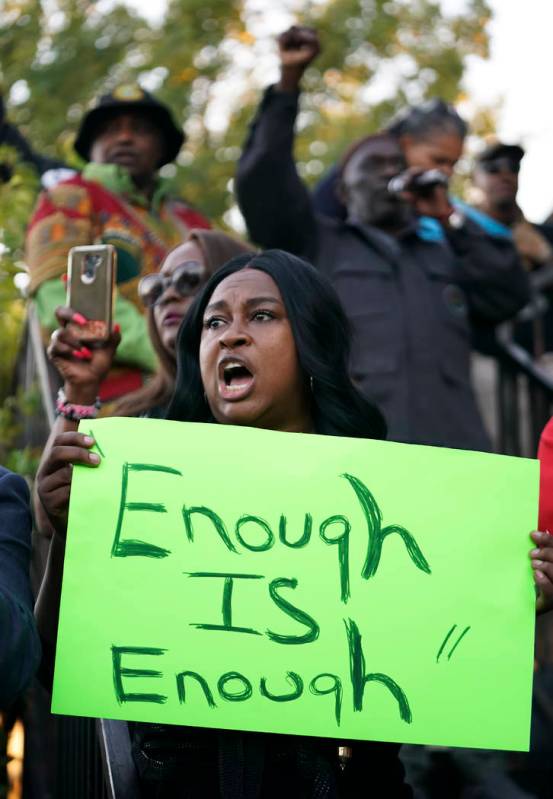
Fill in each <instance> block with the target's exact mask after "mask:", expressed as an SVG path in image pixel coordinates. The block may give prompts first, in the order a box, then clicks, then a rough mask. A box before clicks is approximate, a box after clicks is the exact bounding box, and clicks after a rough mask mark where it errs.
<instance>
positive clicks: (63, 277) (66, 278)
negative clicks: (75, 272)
mask: <svg viewBox="0 0 553 799" xmlns="http://www.w3.org/2000/svg"><path fill="white" fill-rule="evenodd" d="M60 280H61V282H62V283H67V281H68V280H69V275H68V274H67V272H65V273H64V274H63V275H60Z"/></svg>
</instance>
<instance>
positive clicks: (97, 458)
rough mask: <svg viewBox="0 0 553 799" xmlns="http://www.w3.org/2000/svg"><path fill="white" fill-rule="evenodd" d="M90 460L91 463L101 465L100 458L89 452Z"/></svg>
mask: <svg viewBox="0 0 553 799" xmlns="http://www.w3.org/2000/svg"><path fill="white" fill-rule="evenodd" d="M88 460H89V461H90V463H100V456H99V455H96V453H95V452H89V453H88Z"/></svg>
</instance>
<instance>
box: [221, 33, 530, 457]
mask: <svg viewBox="0 0 553 799" xmlns="http://www.w3.org/2000/svg"><path fill="white" fill-rule="evenodd" d="M319 49H320V45H319V41H318V37H317V34H316V33H315V32H314V31H313V30H311V29H308V28H298V27H293V28H291V29H290V30H288V31H286V32H285V33H284V34H282V35H281V36H280V38H279V51H280V61H281V77H280V80H279V82H278V83H277V84H276V85H275V86H271V87H270V88H269V89H268V90H267V91H266V93H265V95H264V98H263V100H262V103H261V106H260V109H259V111H258V114H257V117H256V119H255V121H254V123H253V125H252V129H251V132H250V135H249V138H248V140H247V142H246V145H245V148H244V152H243V154H242V157H241V160H240V164H239V168H238V173H237V178H236V188H237V196H238V201H239V204H240V207H241V210H242V213H243V215H244V218H245V220H246V223H247V226H248V229H249V232H250V235H251V237H252V239H253V240H254V241H256V242H257V243H258V244H260V245H261V246H263V247H266V248H269V247H279V248H282V249H286V250H289V251H290V252H293V253H296V254H300V255H303V256H305V257H307V258H308V259H309V260H311V261H312V262H314V263H315V264H316V265H317V267H318V268H319V269H321V270H322V271H323V272H325V274H327V275H328V276H329V278H330V280H331V281H332V283H333V285H334V287H335V288H336V290H337V292H338V294H339V296H340V299H341V301H342V303H343V305H344V307H345V309H346V313H347V315H348V317H349V320H350V322H351V324H352V326H353V329H354V352H353V357H352V362H351V373H352V376H353V378H354V379H355V381H356V382H357V383H358V385H359V386H360V387H361V389H362V390H363V391H364V393H365V394H366V395H367V396H368V397H369V399H371V400H372V401H373V402H374V403H375V404H377V405H378V406H379V407H380V408H381V410H382V411H383V413H384V415H385V417H386V420H387V423H388V429H389V437H390V438H391V439H393V440H396V441H404V442H408V443H419V444H431V445H440V446H449V447H459V448H464V449H477V450H487V449H489V447H490V444H489V440H488V437H487V435H486V433H485V430H484V427H483V424H482V421H481V418H480V415H479V412H478V410H477V406H476V403H475V399H474V394H473V390H472V386H471V381H470V369H469V365H470V351H471V340H470V339H471V325H472V324H473V322H475V321H479V320H485V321H486V322H488V323H497V322H500V321H502V320H503V319H506V318H508V317H510V316H512V315H513V314H514V313H515V312H516V311H517V310H518V309H519V308H520V307H522V306H523V305H524V304H525V302H526V301H527V298H528V293H529V288H528V279H527V276H526V275H525V273H524V270H523V268H522V266H521V264H520V261H519V259H518V256H517V253H516V251H515V250H514V248H513V246H512V244H511V242H509V241H507V240H497V241H496V240H493V241H492V240H491V239H490V238H489V237H488V236H486V234H485V233H484V232H483V231H482V230H479V229H472V228H470V229H469V225H468V224H466V223H465V224H461V226H460V227H458V228H456V229H454V230H453V229H452V230H451V231H449V230H448V231H447V233H444V228H443V226H442V225H441V224H440V222H439V221H437V220H436V218H435V217H436V216H439V213H438V211H439V209H437V208H436V207H435V206H436V197H435V193H434V192H433V191H428V188H429V187H428V186H424V185H420V176H421V172H422V171H423V170H419V171H417V170H413V169H411V171H410V172H407V174H404V179H405V183H404V184H403V185H402V186H401V187H399V191H398V190H397V188H398V187H397V185H396V186H395V188H396V190H395V191H394V184H393V183H392V185H391V186H390V182H391V181H392V180H393V179H394V178H396V176H397V175H400V174H402V173H405V170H406V168H407V165H406V162H405V156H404V153H403V150H402V148H401V146H400V144H399V141H398V138H397V137H396V136H393V135H390V134H389V133H382V134H378V135H375V136H367V137H365V138H363V139H361V140H360V141H358V142H356V143H354V144H353V145H352V146H351V147H350V149H349V150H348V151H347V152H346V154H345V156H344V158H343V159H342V163H341V165H340V175H339V190H340V194H341V197H342V199H343V202H344V204H345V206H346V209H347V218H346V219H345V220H338V219H329V218H326V217H323V216H321V215H318V214H317V213H316V211H315V209H314V206H313V201H312V199H311V197H310V195H309V192H308V190H307V188H306V187H305V186H304V184H303V183H302V181H301V180H300V178H299V176H298V173H297V170H296V166H295V163H294V159H293V145H294V124H295V120H296V116H297V112H298V100H299V86H300V81H301V77H302V75H303V72H304V71H305V69H306V68H307V67H308V65H309V64H310V63H311V62H312V61H313V59H314V58H315V57H316V56H317V54H318V52H319ZM417 178H418V179H419V185H417ZM422 182H423V183H424V181H422ZM440 202H441V200H440ZM432 217H434V218H432Z"/></svg>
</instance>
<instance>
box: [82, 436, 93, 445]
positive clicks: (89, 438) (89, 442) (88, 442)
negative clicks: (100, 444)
mask: <svg viewBox="0 0 553 799" xmlns="http://www.w3.org/2000/svg"><path fill="white" fill-rule="evenodd" d="M83 442H84V443H85V444H86V446H87V447H91V446H92V445H93V444H94V439H93V438H92V436H84V438H83Z"/></svg>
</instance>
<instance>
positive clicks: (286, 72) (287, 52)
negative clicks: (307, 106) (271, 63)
mask: <svg viewBox="0 0 553 799" xmlns="http://www.w3.org/2000/svg"><path fill="white" fill-rule="evenodd" d="M320 51H321V45H320V42H319V36H318V34H317V31H315V30H313V28H305V27H299V26H298V25H292V27H291V28H288V30H287V31H284V33H281V34H280V36H279V37H278V52H279V57H280V80H279V82H278V83H277V84H276V89H277V91H280V92H296V91H297V90H298V88H299V84H300V81H301V78H302V76H303V73H304V72H305V70H306V69H307V67H308V66H309V65H310V64H311V62H312V61H313V60H314V59H315V58H316V57H317V56H318V55H319V53H320Z"/></svg>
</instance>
